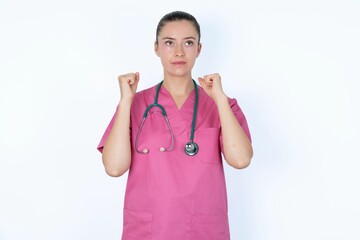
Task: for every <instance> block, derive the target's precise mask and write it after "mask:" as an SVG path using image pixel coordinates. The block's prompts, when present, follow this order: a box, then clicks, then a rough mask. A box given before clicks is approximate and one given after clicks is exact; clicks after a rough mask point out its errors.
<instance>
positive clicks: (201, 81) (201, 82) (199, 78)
mask: <svg viewBox="0 0 360 240" xmlns="http://www.w3.org/2000/svg"><path fill="white" fill-rule="evenodd" d="M198 81H199V83H200V85H201V87H205V85H206V83H205V79H203V78H201V77H198Z"/></svg>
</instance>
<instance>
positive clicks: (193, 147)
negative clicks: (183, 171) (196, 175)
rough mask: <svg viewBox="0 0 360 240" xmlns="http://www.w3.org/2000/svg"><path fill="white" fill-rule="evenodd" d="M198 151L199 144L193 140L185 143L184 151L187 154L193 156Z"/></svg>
mask: <svg viewBox="0 0 360 240" xmlns="http://www.w3.org/2000/svg"><path fill="white" fill-rule="evenodd" d="M198 151H199V146H198V145H197V144H196V143H195V142H188V143H187V144H185V153H186V154H187V155H189V156H194V155H195V154H197V153H198Z"/></svg>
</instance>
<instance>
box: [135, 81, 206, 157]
mask: <svg viewBox="0 0 360 240" xmlns="http://www.w3.org/2000/svg"><path fill="white" fill-rule="evenodd" d="M193 82H194V86H195V103H194V112H193V119H192V122H191V134H190V141H189V142H188V143H186V144H185V147H184V150H185V153H186V154H187V155H189V156H194V155H195V154H197V153H198V151H199V146H198V145H197V144H196V143H195V142H194V133H195V124H196V114H197V108H198V100H199V92H198V86H197V84H196V82H195V81H194V80H193ZM162 83H163V81H161V82H160V83H159V84H158V85H157V88H156V93H155V100H154V103H153V104H151V105H149V106H148V107H147V108H146V109H145V112H144V115H143V119H142V121H141V124H140V127H139V131H138V133H137V135H136V140H135V149H136V152H138V153H141V154H146V153H148V152H149V150H148V149H147V148H145V149H143V150H139V148H138V145H139V137H140V133H141V131H142V128H143V126H144V122H145V120H146V117H147V115H148V113H149V110H150V109H151V108H153V107H158V108H160V109H161V112H162V115H163V116H164V118H165V121H166V125H167V127H168V129H169V132H170V135H171V144H170V146H169V147H168V148H165V147H160V151H161V152H165V151H171V150H172V149H173V148H174V141H175V140H174V133H173V130H172V128H171V126H170V122H169V119H168V117H167V114H166V111H165V108H164V107H163V106H162V105H161V104H159V103H158V98H159V92H160V87H161V85H162Z"/></svg>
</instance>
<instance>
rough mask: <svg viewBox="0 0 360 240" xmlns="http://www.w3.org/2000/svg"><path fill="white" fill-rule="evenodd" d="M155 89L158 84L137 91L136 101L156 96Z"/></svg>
mask: <svg viewBox="0 0 360 240" xmlns="http://www.w3.org/2000/svg"><path fill="white" fill-rule="evenodd" d="M155 91H156V85H155V86H152V87H149V88H146V89H143V90H141V91H139V92H137V93H136V94H135V96H134V102H138V101H144V100H146V99H148V98H153V97H154V96H155Z"/></svg>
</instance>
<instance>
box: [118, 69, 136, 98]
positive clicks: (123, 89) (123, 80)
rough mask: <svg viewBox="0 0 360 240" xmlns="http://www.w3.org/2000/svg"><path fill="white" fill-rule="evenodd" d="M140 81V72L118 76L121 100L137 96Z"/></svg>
mask: <svg viewBox="0 0 360 240" xmlns="http://www.w3.org/2000/svg"><path fill="white" fill-rule="evenodd" d="M139 79H140V74H139V73H138V72H135V73H127V74H123V75H120V76H118V81H119V86H120V94H121V99H132V98H133V97H134V96H135V93H136V89H137V86H138V83H139Z"/></svg>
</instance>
